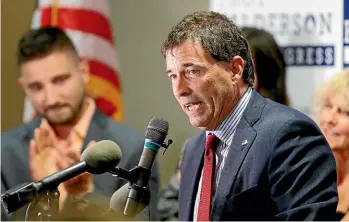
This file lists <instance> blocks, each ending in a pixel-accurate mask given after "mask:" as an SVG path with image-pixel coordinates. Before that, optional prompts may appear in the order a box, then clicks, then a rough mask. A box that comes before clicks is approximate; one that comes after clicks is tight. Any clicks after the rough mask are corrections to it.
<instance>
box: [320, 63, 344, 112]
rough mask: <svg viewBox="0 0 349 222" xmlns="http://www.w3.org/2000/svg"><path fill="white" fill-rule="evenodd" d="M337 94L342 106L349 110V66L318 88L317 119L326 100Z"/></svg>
mask: <svg viewBox="0 0 349 222" xmlns="http://www.w3.org/2000/svg"><path fill="white" fill-rule="evenodd" d="M335 95H336V96H338V97H339V99H340V104H339V105H340V108H341V109H343V110H346V111H349V68H345V69H343V70H342V71H341V72H340V73H338V74H336V75H335V76H333V77H331V78H330V79H329V80H328V81H326V82H325V83H324V84H323V85H322V86H321V87H319V88H318V89H316V91H315V97H314V104H313V112H314V115H315V117H316V119H318V117H319V113H320V111H321V110H322V108H323V107H324V105H325V103H326V101H327V100H328V99H329V98H330V97H333V96H335Z"/></svg>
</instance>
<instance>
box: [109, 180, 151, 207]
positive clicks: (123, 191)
mask: <svg viewBox="0 0 349 222" xmlns="http://www.w3.org/2000/svg"><path fill="white" fill-rule="evenodd" d="M129 187H130V184H129V183H126V184H125V185H123V186H122V187H121V188H120V189H118V190H117V191H115V192H114V194H113V196H112V197H111V198H110V209H112V210H113V211H114V212H116V213H119V214H124V208H125V205H126V201H127V196H128V193H129V189H130V188H129ZM149 203H150V190H149V188H147V190H146V191H145V193H144V194H143V197H142V199H141V201H140V204H139V205H138V208H137V210H136V212H135V213H136V214H138V213H139V212H141V211H142V210H143V209H144V208H145V207H146V206H148V205H149Z"/></svg>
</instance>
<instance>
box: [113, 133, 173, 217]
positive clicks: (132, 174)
mask: <svg viewBox="0 0 349 222" xmlns="http://www.w3.org/2000/svg"><path fill="white" fill-rule="evenodd" d="M172 143H173V141H172V140H171V139H169V140H168V143H167V144H166V142H164V143H163V144H162V145H161V146H162V147H163V148H165V150H164V153H163V154H165V152H166V150H167V148H168V147H169V146H170V145H171V144H172ZM108 172H109V173H111V174H112V175H114V176H117V177H119V178H120V179H123V180H127V181H128V182H129V183H130V186H129V189H134V190H137V191H141V192H132V193H130V194H129V195H130V196H129V197H130V198H132V199H133V200H136V201H133V202H132V203H131V207H130V211H129V212H127V214H125V215H126V216H128V217H132V218H134V217H135V216H136V212H137V207H138V205H137V203H139V202H140V201H141V200H142V198H143V194H145V193H146V190H147V189H148V184H147V185H145V186H140V185H138V184H145V183H143V181H149V178H150V175H151V170H150V169H147V168H144V167H140V166H136V167H134V168H133V169H131V170H125V169H122V168H119V167H117V168H115V169H112V170H109V171H108Z"/></svg>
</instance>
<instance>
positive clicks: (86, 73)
mask: <svg viewBox="0 0 349 222" xmlns="http://www.w3.org/2000/svg"><path fill="white" fill-rule="evenodd" d="M79 69H80V71H81V74H82V75H83V76H82V78H83V80H84V83H85V84H87V83H88V81H89V80H90V67H89V65H88V63H87V61H86V60H84V59H81V61H80V64H79Z"/></svg>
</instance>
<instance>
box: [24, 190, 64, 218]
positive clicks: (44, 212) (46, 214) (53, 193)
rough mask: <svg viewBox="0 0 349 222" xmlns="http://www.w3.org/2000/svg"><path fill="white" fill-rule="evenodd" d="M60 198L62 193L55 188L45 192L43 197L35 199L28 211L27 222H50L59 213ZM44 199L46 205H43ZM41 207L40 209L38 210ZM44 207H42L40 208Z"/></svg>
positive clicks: (26, 214)
mask: <svg viewBox="0 0 349 222" xmlns="http://www.w3.org/2000/svg"><path fill="white" fill-rule="evenodd" d="M59 196H60V193H59V191H58V189H57V187H55V188H54V189H52V190H48V191H46V192H45V195H44V196H43V197H40V198H39V199H35V198H34V199H33V200H32V201H31V202H30V203H29V205H28V207H27V210H26V213H25V219H24V220H25V221H50V220H52V219H54V218H55V217H56V216H57V215H58V213H59ZM43 199H44V201H45V202H46V203H43ZM38 205H39V209H37V208H38ZM40 205H42V206H40Z"/></svg>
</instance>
